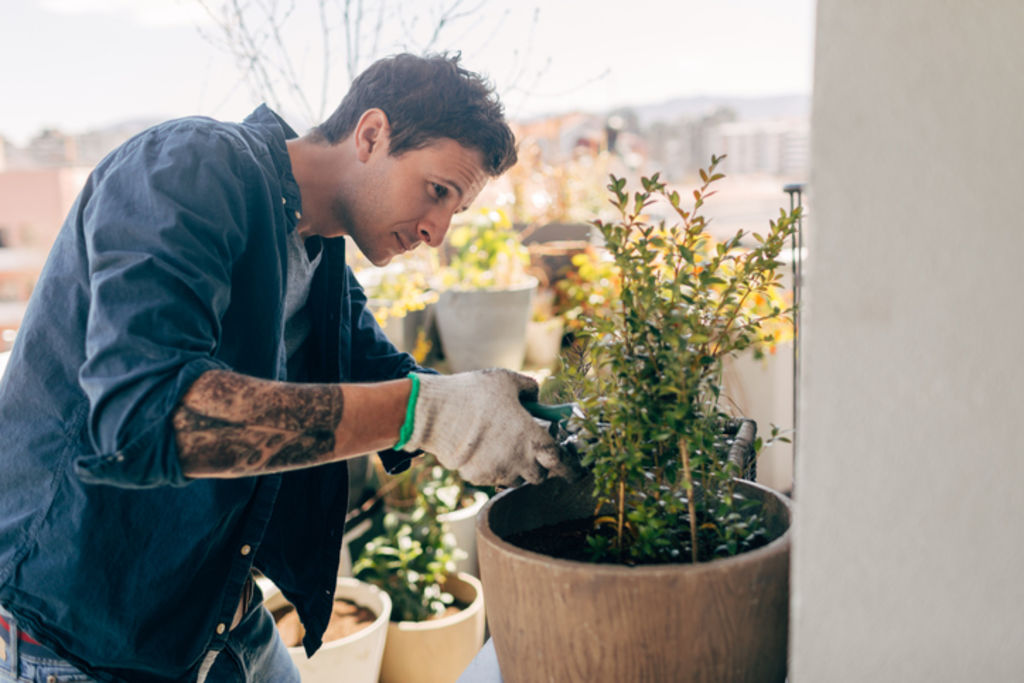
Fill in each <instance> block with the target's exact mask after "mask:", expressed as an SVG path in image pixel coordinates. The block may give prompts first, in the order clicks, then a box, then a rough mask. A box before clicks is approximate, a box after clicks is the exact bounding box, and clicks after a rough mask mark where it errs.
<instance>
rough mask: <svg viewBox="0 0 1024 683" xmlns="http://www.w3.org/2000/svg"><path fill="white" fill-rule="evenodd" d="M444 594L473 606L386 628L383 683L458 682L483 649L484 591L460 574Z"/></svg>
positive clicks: (469, 578) (448, 583) (382, 667)
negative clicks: (426, 619) (436, 617)
mask: <svg viewBox="0 0 1024 683" xmlns="http://www.w3.org/2000/svg"><path fill="white" fill-rule="evenodd" d="M445 590H447V591H448V592H450V593H451V594H452V595H454V596H455V598H456V599H458V600H460V601H462V602H468V603H470V604H469V606H468V607H466V608H465V609H464V610H462V611H461V612H459V613H458V614H453V615H451V616H448V617H444V618H441V619H433V620H430V621H399V622H391V623H390V624H388V638H387V644H386V646H385V648H384V659H383V661H382V664H381V672H380V683H454V681H455V680H456V679H458V677H459V675H460V674H461V673H462V672H463V671H465V669H466V667H467V666H469V663H470V662H472V661H473V657H475V656H476V653H477V652H479V650H480V648H481V647H482V646H483V644H484V593H483V587H482V586H481V585H480V580H479V579H477V578H476V577H473V576H470V575H469V574H466V573H460V574H456V575H454V576H449V577H448V581H447V582H446V584H445ZM302 680H303V681H304V682H305V680H306V679H305V678H303V679H302Z"/></svg>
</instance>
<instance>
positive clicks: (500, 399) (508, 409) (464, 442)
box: [402, 368, 581, 486]
mask: <svg viewBox="0 0 1024 683" xmlns="http://www.w3.org/2000/svg"><path fill="white" fill-rule="evenodd" d="M419 382H420V387H419V396H418V397H417V399H416V405H415V417H414V426H413V431H412V435H411V436H410V437H409V440H408V441H407V442H406V443H405V444H403V445H402V449H404V450H406V451H415V450H420V449H422V450H424V451H427V452H428V453H432V454H433V455H434V457H435V458H437V460H438V462H440V463H441V464H442V465H444V466H445V467H446V468H448V469H450V470H456V471H457V472H458V473H459V476H460V477H462V478H463V479H465V480H466V481H468V482H470V483H472V484H477V485H480V486H515V485H518V484H521V483H523V481H527V482H530V483H531V484H537V483H540V482H542V481H544V480H545V479H546V478H547V477H548V476H559V477H565V478H567V479H576V478H577V477H578V476H579V475H580V472H581V470H580V466H579V464H578V463H577V462H576V460H575V458H574V457H573V456H571V455H569V454H567V453H564V452H563V451H562V450H561V449H560V448H559V447H558V444H557V443H555V440H554V439H553V438H552V437H551V435H550V434H549V433H548V431H547V430H546V429H545V428H544V427H543V426H542V425H541V424H538V422H537V421H535V420H534V419H533V417H532V416H531V415H530V414H529V413H528V412H526V409H525V408H523V406H522V404H521V403H520V399H522V400H528V401H535V400H536V399H537V391H538V387H537V383H536V382H535V381H534V380H533V379H531V378H530V377H527V376H525V375H520V374H518V373H515V372H512V371H510V370H503V369H500V368H493V369H490V370H477V371H475V372H462V373H458V374H455V375H419Z"/></svg>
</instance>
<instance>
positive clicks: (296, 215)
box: [295, 211, 302, 221]
mask: <svg viewBox="0 0 1024 683" xmlns="http://www.w3.org/2000/svg"><path fill="white" fill-rule="evenodd" d="M295 220H297V221H299V220H302V214H301V213H299V212H298V211H296V212H295Z"/></svg>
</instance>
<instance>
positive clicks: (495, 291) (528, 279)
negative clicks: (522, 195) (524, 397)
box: [435, 209, 537, 372]
mask: <svg viewBox="0 0 1024 683" xmlns="http://www.w3.org/2000/svg"><path fill="white" fill-rule="evenodd" d="M448 245H449V252H450V255H449V258H448V264H447V266H446V267H445V268H444V269H443V272H442V277H441V289H442V291H441V294H440V298H439V299H438V301H437V304H436V305H435V310H436V313H437V318H436V320H437V331H438V335H439V337H440V340H441V348H442V351H443V352H444V357H445V359H446V361H447V363H448V369H449V370H451V371H452V372H463V371H467V370H481V369H484V368H489V367H503V368H509V369H511V370H519V369H520V368H522V366H523V358H524V355H525V353H526V323H527V321H528V320H529V317H530V311H531V305H532V302H533V296H534V292H535V290H536V289H537V279H536V278H535V277H533V276H531V275H528V274H527V272H526V268H527V266H528V265H529V253H528V252H527V250H526V248H525V247H523V245H522V243H521V242H520V240H519V235H518V233H516V231H515V230H514V229H513V228H512V224H511V222H510V221H509V219H508V216H506V215H505V213H504V212H502V211H500V210H497V209H482V210H480V211H479V212H477V213H475V214H474V216H473V218H472V219H471V220H470V221H468V222H467V223H465V224H463V225H460V226H458V227H455V228H453V229H452V231H451V235H450V237H449V240H448Z"/></svg>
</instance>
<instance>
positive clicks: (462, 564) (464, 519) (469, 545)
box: [437, 491, 487, 578]
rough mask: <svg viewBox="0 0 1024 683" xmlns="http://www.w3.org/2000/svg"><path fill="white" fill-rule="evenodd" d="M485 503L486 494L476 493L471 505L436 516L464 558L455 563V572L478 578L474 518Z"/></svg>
mask: <svg viewBox="0 0 1024 683" xmlns="http://www.w3.org/2000/svg"><path fill="white" fill-rule="evenodd" d="M486 502H487V494H486V493H484V492H483V491H477V492H476V493H474V494H473V504H472V505H470V506H469V507H464V508H461V509H459V510H455V511H454V512H446V513H444V514H443V515H438V516H437V519H438V520H439V521H441V522H442V523H444V524H447V525H448V530H449V531H451V532H452V535H453V536H455V545H457V546H458V547H459V549H460V550H462V551H463V552H464V553H466V556H465V557H464V558H462V559H461V560H459V561H458V562H456V563H455V569H456V571H460V572H465V573H467V574H471V575H473V576H475V577H477V578H479V577H480V569H479V564H478V562H477V558H476V516H477V513H479V512H480V508H482V507H483V506H484V503H486Z"/></svg>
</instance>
